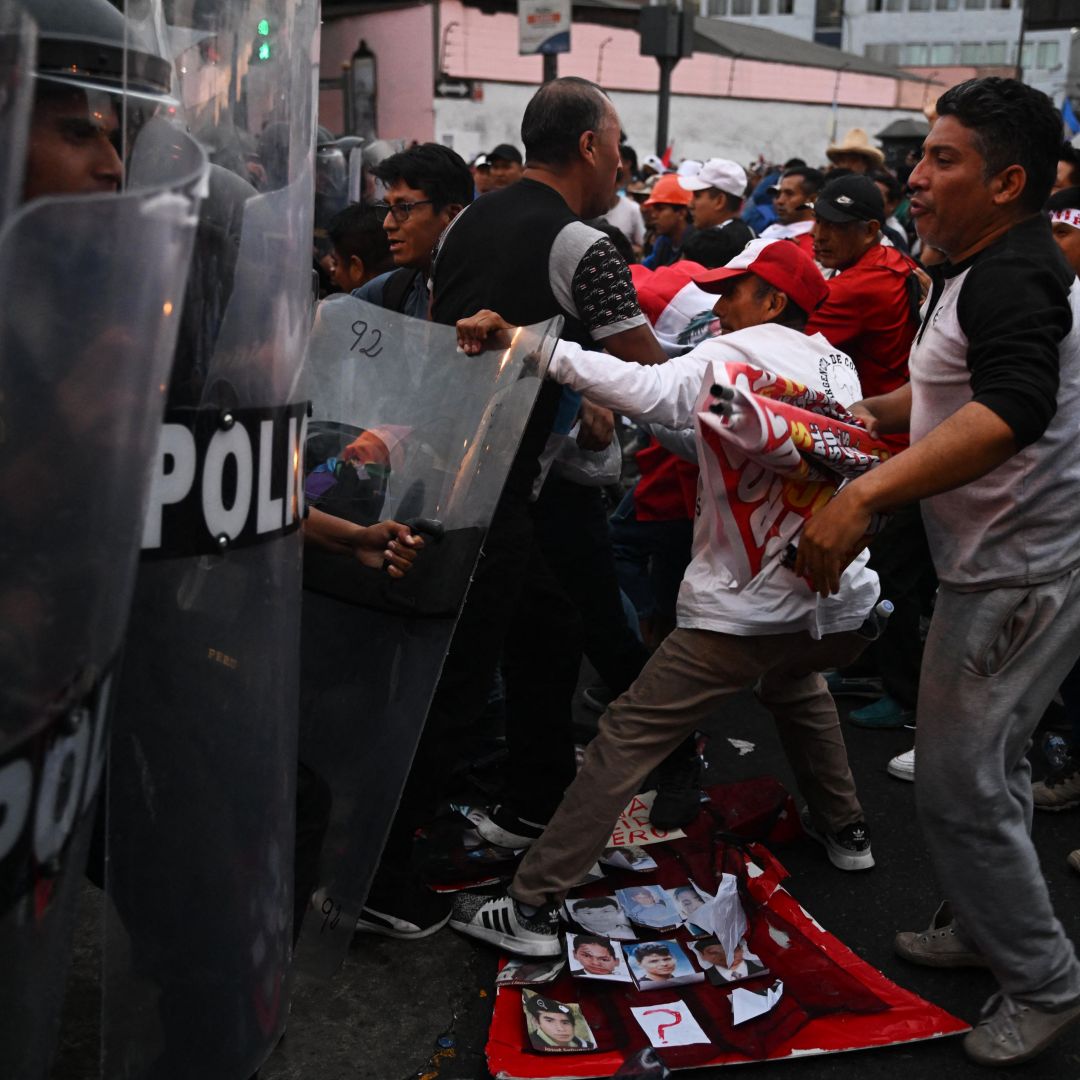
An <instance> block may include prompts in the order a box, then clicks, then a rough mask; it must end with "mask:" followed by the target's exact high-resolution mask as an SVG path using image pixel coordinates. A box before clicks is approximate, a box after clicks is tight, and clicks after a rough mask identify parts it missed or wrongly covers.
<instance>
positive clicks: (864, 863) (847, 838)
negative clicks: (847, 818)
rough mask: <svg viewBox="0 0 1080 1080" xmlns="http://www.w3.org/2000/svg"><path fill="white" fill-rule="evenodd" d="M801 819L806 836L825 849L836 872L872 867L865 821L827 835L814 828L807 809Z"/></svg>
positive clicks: (872, 862)
mask: <svg viewBox="0 0 1080 1080" xmlns="http://www.w3.org/2000/svg"><path fill="white" fill-rule="evenodd" d="M801 817H802V826H803V829H804V830H805V831H806V835H807V836H809V837H810V838H811V839H812V840H816V841H817V842H818V843H819V844H821V845H822V846H823V847H824V848H825V853H826V854H827V855H828V856H829V862H831V863H832V864H833V866H835V867H836V868H837V869H838V870H869V869H870V868H871V867H872V866H873V865H874V856H873V855H872V854H871V852H870V833H869V831H868V830H867V828H866V822H865V821H855V822H853V823H852V824H850V825H845V826H844V827H843V828H842V829H841V830H840V831H839V832H835V833H828V832H821V831H820V830H818V829H816V828H814V825H813V823H812V822H811V820H810V811H809V809H804V810H803V812H802V815H801Z"/></svg>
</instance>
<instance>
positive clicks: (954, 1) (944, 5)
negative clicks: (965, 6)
mask: <svg viewBox="0 0 1080 1080" xmlns="http://www.w3.org/2000/svg"><path fill="white" fill-rule="evenodd" d="M934 7H935V8H937V10H938V11H958V10H959V8H960V0H934Z"/></svg>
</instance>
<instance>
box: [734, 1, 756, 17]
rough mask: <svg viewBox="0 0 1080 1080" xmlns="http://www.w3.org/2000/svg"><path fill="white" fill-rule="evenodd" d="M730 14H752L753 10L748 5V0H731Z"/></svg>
mask: <svg viewBox="0 0 1080 1080" xmlns="http://www.w3.org/2000/svg"><path fill="white" fill-rule="evenodd" d="M731 14H732V15H753V14H754V12H753V9H752V8H751V7H750V0H731Z"/></svg>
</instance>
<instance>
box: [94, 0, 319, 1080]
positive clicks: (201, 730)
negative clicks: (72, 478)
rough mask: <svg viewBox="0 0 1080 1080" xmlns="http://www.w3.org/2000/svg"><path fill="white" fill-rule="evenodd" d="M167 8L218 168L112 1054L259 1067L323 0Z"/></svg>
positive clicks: (166, 539) (277, 888) (120, 901)
mask: <svg viewBox="0 0 1080 1080" xmlns="http://www.w3.org/2000/svg"><path fill="white" fill-rule="evenodd" d="M169 15H170V25H169V26H168V32H167V33H168V40H169V41H170V43H171V47H172V50H173V53H174V59H175V62H176V68H177V71H178V74H179V89H180V109H181V111H182V113H183V116H184V119H185V122H186V123H187V124H188V126H189V128H190V130H191V131H192V132H193V134H194V136H195V137H196V139H197V140H198V141H199V142H200V143H201V144H202V145H203V146H204V147H205V148H206V150H207V153H208V154H209V158H210V162H211V165H210V176H209V181H208V185H207V196H206V199H205V200H204V202H203V205H202V208H201V212H200V216H199V223H198V234H197V240H196V246H195V253H194V257H193V262H192V271H191V275H190V279H189V282H188V293H187V304H186V305H185V307H184V310H183V312H182V313H181V331H180V336H179V340H178V343H177V349H176V358H175V364H174V368H173V372H172V377H171V381H170V383H169V387H168V403H167V411H166V415H165V421H164V424H163V425H160V429H159V433H160V442H159V444H158V448H157V452H156V454H154V455H152V459H153V461H152V465H153V469H152V471H153V485H152V490H151V495H150V501H149V508H148V512H147V515H146V519H145V528H144V531H143V558H142V562H141V565H140V567H139V576H138V580H137V584H136V589H135V596H134V601H133V605H132V616H131V628H130V632H129V635H128V639H127V643H126V646H125V655H124V668H123V672H122V675H121V677H120V678H119V679H118V682H117V686H116V699H117V701H116V727H115V734H114V738H113V743H112V749H111V754H110V761H109V779H108V815H107V828H106V843H107V850H108V861H107V878H106V890H107V894H108V900H109V903H108V904H107V906H106V928H105V954H106V970H105V975H104V1007H103V1015H104V1069H105V1074H106V1075H108V1076H109V1077H110V1078H119V1077H124V1078H126V1077H147V1078H149V1077H153V1078H155V1080H163V1078H169V1077H192V1076H214V1077H218V1078H222V1080H233V1078H236V1080H247V1078H248V1077H250V1076H251V1075H252V1073H254V1072H255V1071H256V1070H257V1069H258V1068H259V1066H260V1065H261V1063H262V1062H263V1061H264V1060H265V1058H266V1057H267V1056H268V1055H269V1053H270V1052H271V1050H272V1049H273V1047H274V1045H275V1044H276V1042H277V1040H278V1038H279V1037H280V1035H281V1032H282V1031H283V1029H284V1025H285V1020H286V1017H287V1015H288V1003H289V993H288V980H287V971H288V966H289V962H290V957H291V947H292V941H291V931H292V920H291V918H290V913H291V900H292V896H293V833H294V817H295V793H296V775H297V772H296V771H297V764H296V729H297V667H298V652H299V650H298V636H299V613H300V584H301V578H300V571H301V542H302V537H301V531H300V528H301V521H302V516H303V506H302V504H301V499H302V492H301V490H300V488H299V486H298V477H299V466H300V453H301V440H302V435H303V426H304V420H305V414H306V408H305V405H304V403H303V402H302V400H301V399H300V397H299V395H298V390H297V380H298V376H299V372H300V369H301V367H302V364H303V361H304V357H305V352H306V347H307V337H308V332H309V328H310V325H311V289H310V275H311V254H312V206H313V199H314V190H313V150H314V137H313V136H314V108H315V93H314V91H315V86H316V79H317V59H318V57H317V45H316V41H317V39H316V28H317V23H318V4H317V3H315V2H308V0H274V2H266V3H263V2H237V0H212V2H205V0H175V2H173V3H172V4H171V5H170V6H169Z"/></svg>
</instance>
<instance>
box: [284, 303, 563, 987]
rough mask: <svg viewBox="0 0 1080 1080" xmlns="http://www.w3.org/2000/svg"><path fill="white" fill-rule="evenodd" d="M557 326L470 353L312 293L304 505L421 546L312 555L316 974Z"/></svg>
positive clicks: (307, 733) (356, 892)
mask: <svg viewBox="0 0 1080 1080" xmlns="http://www.w3.org/2000/svg"><path fill="white" fill-rule="evenodd" d="M558 322H559V320H553V321H552V322H551V323H548V324H544V325H537V326H532V327H525V328H520V329H518V330H516V331H514V334H513V338H512V340H510V341H509V342H508V343H507V347H505V348H503V349H501V350H498V351H490V352H485V353H483V354H481V355H480V356H475V357H469V356H465V355H464V354H463V353H461V352H460V351H458V349H457V342H456V337H455V333H454V330H453V328H452V327H446V326H440V325H435V324H432V323H427V322H423V321H421V320H416V319H410V318H407V317H406V316H403V315H399V314H397V313H395V312H390V311H386V310H384V309H382V308H376V307H372V306H371V305H369V304H365V303H363V302H361V301H359V300H356V299H354V298H353V297H333V298H331V299H329V300H327V301H324V302H323V304H321V305H320V308H319V312H318V316H317V318H316V322H315V328H314V330H313V334H312V347H311V352H310V361H309V364H308V368H307V371H306V374H305V386H306V388H307V389H306V396H308V397H310V398H311V400H312V403H313V414H312V417H311V419H310V421H309V426H308V430H307V443H306V458H305V473H306V478H305V487H306V493H307V499H308V502H309V504H310V505H312V506H315V507H318V508H320V509H322V510H324V511H325V512H327V513H330V514H334V515H335V516H338V517H342V518H346V519H349V520H351V521H354V522H356V523H358V524H369V523H371V522H374V521H378V520H380V519H387V518H391V519H394V520H397V521H401V522H404V523H409V524H412V523H415V525H414V528H415V529H416V531H418V532H420V533H421V535H423V536H424V537H425V543H426V547H425V549H424V550H423V551H422V552H421V553H420V555H419V557H418V559H417V560H416V563H415V564H414V567H413V569H412V570H411V571H410V572H409V574H408V575H407V576H406V577H405V578H404V579H402V580H394V579H392V578H390V577H388V576H387V575H386V574H384V573H382V572H380V571H376V570H370V569H367V568H365V567H363V566H360V565H359V564H358V563H356V561H355V560H352V559H349V558H348V557H346V556H341V555H336V554H327V553H323V552H315V551H310V550H309V552H308V553H307V557H306V558H305V571H304V585H305V591H304V614H303V649H302V656H303V668H302V720H301V751H300V752H301V759H302V760H303V761H304V763H305V765H306V766H308V767H309V768H310V769H311V770H313V772H314V773H315V774H317V776H318V777H319V778H320V779H321V780H322V781H323V782H325V783H326V784H327V785H328V786H329V789H330V795H331V798H332V804H331V809H330V815H329V828H328V831H327V836H326V841H325V843H324V844H323V854H322V864H321V868H320V869H321V877H320V879H319V886H320V887H319V889H318V890H317V892H316V897H315V901H316V902H315V904H314V906H312V907H311V908H309V910H308V915H307V917H306V919H305V923H304V931H303V934H302V936H301V941H300V945H299V950H298V964H299V965H300V967H301V969H302V970H304V971H305V972H307V973H309V974H312V975H316V976H321V977H326V976H328V975H330V974H332V972H333V971H334V970H336V968H337V965H338V964H339V963H340V961H341V960H342V959H343V957H344V955H345V949H346V948H347V946H348V943H349V940H350V939H351V937H352V929H353V927H355V925H356V916H357V914H358V913H359V910H360V908H361V906H362V905H363V902H364V900H365V898H366V896H367V891H368V888H369V885H370V882H371V877H372V874H373V872H374V869H375V866H376V865H377V863H378V860H379V855H380V853H381V851H382V847H383V842H384V840H385V838H386V834H387V830H388V828H389V824H390V821H391V819H392V817H393V814H394V811H395V809H396V807H397V803H398V799H399V798H400V795H401V789H402V786H403V784H404V781H405V777H406V775H407V774H408V770H409V765H410V763H411V761H412V757H413V753H414V752H415V749H416V744H417V741H418V740H419V737H420V733H421V731H422V729H423V725H424V720H425V718H426V715H427V710H428V706H429V704H430V702H431V697H432V694H433V692H434V690H435V685H436V683H437V681H438V677H439V672H440V670H441V668H442V664H443V661H444V659H445V657H446V652H447V649H448V648H449V644H450V638H451V636H452V634H453V631H454V624H455V622H456V619H457V616H458V613H459V612H460V610H461V605H462V603H463V602H464V598H465V593H466V590H467V589H468V585H469V581H470V579H471V576H472V573H473V569H474V567H475V564H476V559H477V556H478V555H479V552H480V547H481V544H482V543H483V539H484V534H485V530H486V528H487V526H488V524H489V523H490V521H491V517H492V514H493V513H494V510H495V506H496V503H497V502H498V499H499V495H500V493H501V491H502V486H503V483H504V481H505V479H506V475H507V472H508V471H509V468H510V465H511V462H512V461H513V458H514V454H515V452H516V450H517V446H518V443H519V441H520V438H521V434H522V432H523V430H524V428H525V424H526V422H527V421H528V418H529V414H530V412H531V410H532V406H533V403H534V401H535V398H536V394H537V392H538V390H539V387H540V384H541V379H542V374H543V371H544V370H545V368H546V362H547V359H548V358H549V356H550V351H551V349H552V348H553V345H554V341H555V334H556V333H557V331H558ZM432 522H438V523H439V525H441V530H436V529H434V528H433V526H432V524H431V523H432Z"/></svg>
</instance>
